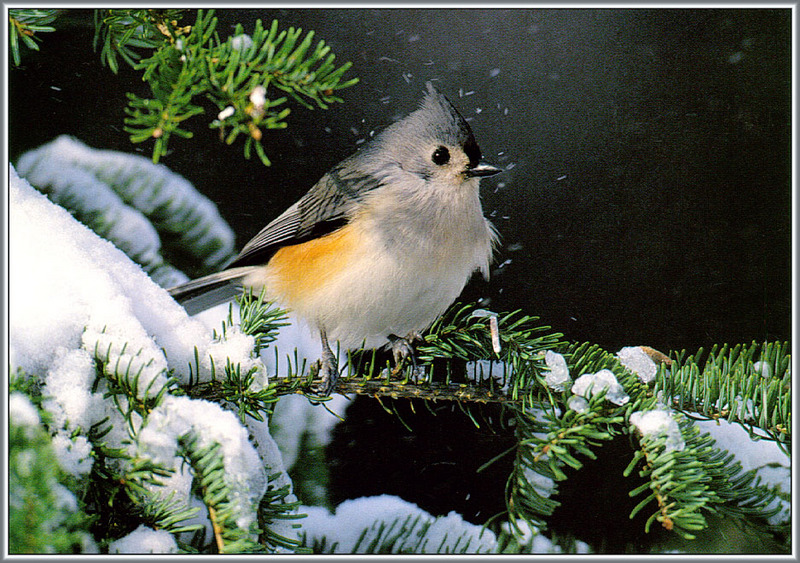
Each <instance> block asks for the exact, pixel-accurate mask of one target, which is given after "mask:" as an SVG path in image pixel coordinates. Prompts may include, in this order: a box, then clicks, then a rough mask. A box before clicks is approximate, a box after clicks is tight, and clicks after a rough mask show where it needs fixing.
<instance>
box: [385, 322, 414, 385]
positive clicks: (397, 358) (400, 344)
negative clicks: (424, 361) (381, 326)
mask: <svg viewBox="0 0 800 563" xmlns="http://www.w3.org/2000/svg"><path fill="white" fill-rule="evenodd" d="M387 338H388V339H389V342H390V343H391V344H390V346H391V348H392V356H393V357H394V369H393V370H392V375H397V374H398V373H400V370H401V369H402V367H403V363H404V362H405V360H411V365H412V366H414V371H417V357H416V353H415V351H414V345H413V344H412V342H413V341H414V340H420V336H419V334H417V333H416V332H412V333H410V334H409V335H408V336H406V337H405V338H403V337H401V336H397V335H396V334H390V335H389V336H388V337H387Z"/></svg>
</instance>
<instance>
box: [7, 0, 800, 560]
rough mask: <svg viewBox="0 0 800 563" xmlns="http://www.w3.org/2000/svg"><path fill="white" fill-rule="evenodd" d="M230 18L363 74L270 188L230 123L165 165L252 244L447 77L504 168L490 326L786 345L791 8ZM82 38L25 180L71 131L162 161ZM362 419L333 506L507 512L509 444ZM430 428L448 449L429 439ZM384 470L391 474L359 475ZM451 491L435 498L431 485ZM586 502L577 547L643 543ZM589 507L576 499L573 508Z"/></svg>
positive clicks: (116, 80) (28, 87)
mask: <svg viewBox="0 0 800 563" xmlns="http://www.w3.org/2000/svg"><path fill="white" fill-rule="evenodd" d="M82 15H84V16H85V17H83V19H82V20H81V17H78V16H82ZM217 15H218V16H219V18H220V24H219V26H218V30H219V31H220V34H221V35H223V36H224V35H227V34H228V33H229V32H230V31H231V30H232V29H233V25H234V24H235V23H242V24H243V25H244V26H245V30H246V31H249V30H252V26H253V22H254V21H255V19H256V18H261V19H262V20H263V21H264V22H265V23H266V24H269V22H271V20H272V19H273V18H277V19H278V20H279V22H280V24H281V26H282V27H287V26H290V25H292V26H299V27H302V28H303V29H305V30H312V29H313V30H315V31H316V33H317V35H316V37H317V38H318V39H324V40H325V41H326V42H327V43H328V44H329V45H330V46H331V47H332V49H333V52H334V53H336V55H337V60H338V61H339V62H345V61H353V63H354V66H353V68H352V69H351V71H350V72H349V74H348V76H357V77H359V78H360V82H359V84H357V85H356V86H355V87H353V88H350V89H347V90H344V91H342V92H341V95H342V97H343V98H344V103H343V104H337V105H334V106H333V107H332V108H331V109H329V110H327V111H320V110H316V111H313V112H310V111H307V110H305V109H303V108H301V107H296V109H295V111H293V113H292V115H291V116H290V117H289V128H288V129H287V130H285V131H277V132H271V134H270V135H269V137H268V140H267V149H268V154H269V156H270V158H271V159H272V160H273V162H274V165H273V166H272V167H270V168H264V167H263V166H262V165H261V164H260V162H258V160H256V159H254V160H252V161H245V160H244V159H243V157H242V156H241V154H242V152H241V147H240V146H238V145H237V146H234V147H228V146H226V145H224V144H221V143H219V142H218V139H217V132H216V131H212V130H209V129H208V128H207V123H208V121H210V120H211V119H213V117H215V112H214V111H210V112H209V113H208V114H207V115H206V116H204V117H200V118H195V121H196V122H195V125H194V127H193V130H194V131H195V137H194V138H193V139H191V140H181V139H177V138H175V139H173V140H172V142H171V148H172V153H171V154H170V155H169V156H168V157H167V158H165V159H164V160H163V163H164V164H166V165H167V166H169V167H170V168H172V169H173V170H175V171H176V172H178V173H180V174H182V175H184V176H185V177H186V178H188V179H189V180H190V181H191V182H193V183H194V185H195V186H196V187H197V188H198V189H199V190H200V191H201V192H203V193H204V194H206V195H207V196H209V197H210V198H211V199H213V200H214V201H215V202H217V204H218V205H219V207H220V211H221V213H222V215H223V216H224V217H225V219H226V220H228V222H229V223H230V224H231V225H232V226H233V228H234V229H235V231H236V232H237V236H238V241H239V245H240V246H241V245H242V244H244V242H246V240H247V239H248V238H249V237H251V236H252V235H254V234H255V233H256V232H257V231H258V230H259V229H260V228H261V227H262V226H263V225H264V224H265V223H266V222H267V221H269V220H270V219H272V218H273V217H275V216H276V215H278V214H279V213H280V212H281V211H282V210H283V209H284V208H285V207H286V206H288V205H290V204H291V203H293V202H294V201H295V200H296V199H297V198H298V197H299V196H301V195H302V194H303V193H304V192H305V191H306V190H307V189H308V188H309V187H310V186H311V185H313V183H314V182H315V181H316V180H317V179H318V178H319V177H320V176H321V175H322V174H323V173H324V172H325V171H326V170H327V169H328V168H330V167H331V166H332V165H334V164H335V163H336V162H338V161H339V160H340V159H342V158H344V157H346V156H347V155H349V154H350V153H351V152H353V150H354V149H355V148H356V146H357V141H359V140H363V139H366V138H367V137H368V135H369V132H370V131H372V130H376V129H380V128H382V127H384V126H386V125H388V124H389V123H391V122H392V121H393V120H394V119H396V118H398V117H400V116H402V115H404V114H406V113H408V112H409V111H411V110H413V109H414V108H415V107H416V104H417V101H418V100H419V98H420V97H421V95H422V92H423V91H424V87H425V86H424V84H425V81H426V80H429V79H435V80H437V81H438V84H439V86H440V88H441V90H442V91H443V92H444V93H445V94H446V95H447V96H448V97H450V98H451V100H452V101H453V102H454V103H455V105H456V106H457V107H458V108H459V109H460V111H461V112H462V114H463V115H464V116H465V117H467V118H469V119H470V121H471V125H472V127H473V130H474V132H475V135H476V137H477V139H478V142H479V144H480V145H481V148H482V150H483V153H484V156H485V158H486V160H488V161H490V162H492V163H494V164H496V165H498V166H501V167H503V168H504V169H505V173H504V174H502V175H500V176H496V177H494V178H491V179H489V180H484V181H483V190H482V193H483V201H484V210H485V212H486V214H487V216H489V217H491V218H492V220H493V222H494V224H495V225H496V227H497V228H498V230H499V232H500V233H501V235H502V241H503V246H502V248H501V250H500V252H499V255H498V257H497V261H496V265H495V271H494V272H493V277H492V280H491V281H490V282H489V283H485V282H483V281H480V280H477V279H476V280H474V281H473V283H471V284H470V285H469V286H468V288H467V289H466V291H465V295H464V297H465V298H467V299H477V298H483V299H486V300H488V304H489V306H490V307H491V308H493V309H494V310H497V311H504V310H512V309H517V308H520V309H523V310H524V311H525V312H526V313H528V314H533V315H538V316H540V317H541V319H542V322H544V323H546V324H549V325H550V326H552V327H553V329H554V330H557V331H560V332H562V333H564V335H565V337H566V338H567V339H568V340H581V341H584V340H585V341H591V342H594V343H597V344H600V345H601V346H604V347H606V348H607V349H609V350H610V351H616V350H618V349H619V348H620V347H622V346H627V345H634V344H646V345H650V346H653V347H655V348H658V349H660V350H662V351H664V352H667V351H670V350H680V349H687V350H689V351H695V350H696V349H697V348H699V347H701V346H702V347H708V346H711V345H713V344H717V343H726V342H727V343H736V342H750V341H752V340H764V339H770V340H771V339H781V340H789V339H791V329H792V325H791V308H792V300H791V297H792V293H791V285H792V278H791V249H792V247H791V244H792V239H791V225H792V215H791V214H792V208H791V198H792V188H793V184H792V177H791V152H790V151H791V110H792V107H791V68H792V64H793V61H792V52H791V12H790V10H788V9H760V10H759V9H702V10H701V9H691V10H684V9H504V10H488V9H452V8H447V9H428V10H423V9H336V10H327V9H302V10H295V9H258V10H256V9H252V10H223V11H218V14H217ZM191 19H192V17H191V16H190V17H189V18H187V20H191ZM66 21H67V23H68V24H69V25H67V24H66V23H65V25H66V27H65V28H64V29H62V31H59V32H56V33H52V34H46V35H43V44H42V51H41V52H40V53H31V54H29V55H27V56H26V57H25V59H24V60H23V66H22V67H21V68H19V69H11V70H10V73H9V78H10V81H9V113H10V115H9V154H10V156H11V158H12V161H13V160H14V159H15V158H16V157H17V156H18V155H19V154H20V153H21V152H22V151H24V150H27V149H30V148H34V147H36V146H39V145H40V144H43V143H45V142H48V141H50V140H51V139H52V138H54V137H55V136H56V135H58V134H61V133H69V134H72V135H75V136H76V137H78V138H79V139H80V140H82V141H83V142H85V143H87V144H89V145H91V146H95V147H101V148H112V149H116V150H123V151H129V152H130V151H143V153H144V154H149V152H148V151H149V149H150V147H148V146H146V145H145V146H142V145H139V146H133V145H131V144H130V143H129V141H128V140H127V136H126V134H125V133H124V132H123V131H122V124H123V117H124V113H123V107H124V104H125V97H124V94H125V92H127V91H134V92H137V93H138V94H140V95H146V94H147V87H146V85H144V84H143V83H142V82H141V80H140V78H139V75H138V74H137V73H136V72H134V71H131V70H128V69H122V70H121V72H120V74H119V75H113V74H112V73H111V72H110V71H109V70H108V69H104V68H102V67H101V66H100V64H99V57H98V56H97V55H96V54H95V53H93V51H92V47H91V40H92V35H93V28H92V27H91V14H90V12H88V11H83V12H80V11H74V12H73V13H72V14H71V17H70V18H68V20H66ZM81 21H83V23H82V24H81V23H80V22H81ZM57 27H58V25H57ZM357 405H358V406H356V405H354V407H353V408H352V409H351V411H350V416H349V417H348V424H347V425H340V427H339V428H338V429H337V434H336V438H335V440H334V444H333V445H332V448H334V449H336V450H337V451H338V452H340V453H339V454H334V455H333V458H334V460H333V462H332V470H333V471H334V476H333V480H332V482H333V485H334V493H333V494H334V498H335V500H337V501H338V500H341V499H343V498H348V496H359V494H364V493H365V492H367V493H372V492H375V491H379V492H380V491H385V492H393V493H396V494H401V495H403V497H404V498H406V499H408V500H412V501H415V502H418V503H419V504H420V506H422V507H423V508H425V509H427V510H430V511H432V512H434V513H443V514H444V513H447V512H448V511H449V510H453V509H455V510H459V511H460V512H461V513H463V514H465V516H466V517H468V519H471V520H473V521H476V522H481V521H483V519H485V518H486V517H488V516H490V515H491V511H492V510H495V509H498V507H497V506H494V505H492V502H491V501H488V505H484V506H478V505H476V504H475V503H476V502H479V501H477V500H476V499H479V498H480V497H481V496H491V497H492V498H494V499H497V498H498V497H497V495H496V494H495V492H491V491H492V490H495V489H496V491H499V494H502V487H503V485H504V481H503V478H502V477H501V476H502V475H507V472H506V473H503V471H502V469H503V468H502V466H501V467H500V469H501V470H498V476H497V478H496V479H495V480H493V481H492V484H491V485H489V484H487V479H486V478H481V479H477V478H476V479H475V482H474V483H472V482H469V481H468V478H467V477H466V475H470V476H473V475H474V468H471V466H468V464H467V465H465V462H464V461H463V460H470V461H469V463H472V461H474V463H475V465H476V466H479V465H481V464H482V463H483V462H485V461H486V460H487V459H490V458H491V457H492V456H493V455H494V454H495V453H496V451H491V452H490V451H489V450H492V447H494V448H495V449H496V450H497V451H501V450H502V449H503V448H505V447H506V446H507V445H508V444H507V443H506V442H505V441H504V440H505V438H504V439H495V438H492V437H491V436H490V435H484V434H482V433H479V435H476V436H473V437H471V438H467V439H465V443H466V444H468V445H471V446H472V447H473V451H465V450H464V447H465V444H458V445H457V446H456V445H455V444H454V442H453V440H452V437H453V435H454V434H462V435H464V436H465V437H466V436H467V435H468V434H469V432H470V430H469V427H470V425H471V423H469V424H466V425H465V426H464V427H461V426H458V425H459V423H458V422H453V420H452V419H448V418H446V417H445V418H439V419H436V420H431V421H428V420H427V419H425V420H424V421H423V419H422V418H419V419H415V420H416V421H417V427H416V431H417V433H416V434H415V435H414V437H411V438H409V434H408V433H407V432H406V430H405V429H404V428H402V427H400V426H399V425H398V424H397V422H396V421H394V420H393V419H392V417H391V416H389V415H385V414H384V413H383V411H382V409H381V407H380V406H377V405H374V404H373V405H368V404H365V403H363V402H362V403H357ZM437 409H438V410H440V411H441V410H443V409H442V408H438V407H437ZM445 410H448V409H445ZM384 416H385V417H387V418H381V417H384ZM359 421H360V422H359ZM365 421H366V422H365ZM420 421H422V422H420ZM359 424H360V426H359ZM437 427H438V428H439V429H440V432H439V433H438V434H436V433H435V432H431V431H430V428H437ZM481 432H483V431H481ZM433 434H436V435H435V436H433ZM627 447H628V446H627V445H626V446H625V448H627ZM381 448H384V451H389V450H390V451H392V452H394V454H396V455H392V456H383V457H382V456H381V455H378V456H376V455H372V454H369V453H365V452H372V451H378V450H380V449H381ZM386 448H389V450H386ZM625 448H623V449H625ZM467 449H469V448H467ZM604 449H605V448H604ZM611 451H612V452H613V449H611ZM341 452H344V453H341ZM348 452H349V453H348ZM337 456H338V457H337ZM348 456H350V457H348ZM426 456H428V457H426ZM399 458H403V459H405V460H406V461H407V463H408V464H409V465H408V466H402V465H401V462H402V459H399ZM620 459H622V460H623V461H619V460H620ZM628 459H629V457H628V455H622V456H620V455H618V453H617V454H613V455H610V457H608V459H606V460H605V461H601V462H596V463H595V465H594V466H593V467H594V469H593V470H592V473H593V475H595V477H593V478H594V479H595V482H594V484H593V485H591V486H590V487H589V488H590V489H594V490H595V491H598V490H599V491H602V490H607V491H610V490H614V489H615V488H617V486H618V485H617V484H609V483H607V482H606V481H605V480H603V479H600V480H599V481H598V480H596V475H598V472H599V474H600V475H601V477H602V476H606V477H608V476H609V475H613V476H614V477H613V478H614V479H616V478H617V477H616V476H618V475H619V473H621V471H622V468H624V465H626V464H627V461H628ZM381 460H383V461H385V462H386V463H385V464H384V465H383V466H382V465H381V464H380V463H379V462H380V461H381ZM453 460H456V461H453ZM615 460H616V461H615ZM367 461H369V463H367ZM615 463H616V465H620V464H621V467H616V466H615V465H614V464H615ZM598 464H599V465H598ZM453 467H459V468H461V469H460V470H459V471H461V472H462V473H463V476H458V475H461V474H454V473H453V472H452V471H451V469H452V468H453ZM465 467H466V468H467V469H464V468H465ZM611 467H613V471H612V470H611V469H610V468H611ZM364 471H368V476H367V475H365V474H364ZM437 472H439V473H441V474H440V475H439V477H437V478H436V479H434V480H435V481H436V483H439V485H436V484H434V483H433V482H432V481H431V482H429V480H428V479H427V478H425V479H422V478H421V476H425V475H428V476H430V475H434V474H437ZM582 473H584V474H586V473H587V472H586V471H584V472H582ZM484 477H485V476H484ZM608 478H611V477H608ZM469 479H472V477H469ZM437 487H440V488H437ZM448 487H449V488H448ZM373 488H374V489H375V491H373V490H372V489H373ZM630 488H632V487H629V489H630ZM629 489H628V490H629ZM487 491H489V492H491V495H485V494H481V493H486V492H487ZM429 497H431V498H429ZM572 497H574V510H572V512H570V511H567V513H568V514H570V516H568V517H566V518H565V520H567V521H569V520H570V519H572V520H573V521H575V518H574V515H575V514H584V516H587V510H588V517H589V520H592V519H594V520H592V523H591V524H586V525H585V526H584V525H582V524H578V526H579V527H584V529H590V528H591V529H594V530H595V533H597V535H598V536H600V537H602V538H604V539H603V541H610V540H609V539H608V538H609V537H610V534H612V533H613V532H614V530H617V531H619V530H620V529H622V528H628V529H630V528H631V527H634V528H635V527H637V526H636V525H634V524H630V523H628V521H627V518H626V514H627V513H626V512H625V510H629V508H628V509H625V507H624V506H614V504H615V503H614V502H613V501H610V500H609V499H605V498H600V499H598V498H597V497H596V496H595V498H594V502H595V503H596V504H594V505H593V504H592V502H593V501H592V499H591V498H590V497H588V496H587V494H586V492H585V491H584V492H583V493H581V494H578V495H574V494H573V495H572ZM572 497H571V496H570V493H569V492H566V491H565V492H564V493H563V499H562V500H564V501H565V502H568V501H569V499H570V498H572ZM470 499H471V500H470ZM619 504H624V503H619ZM587 506H588V507H590V506H597V507H602V510H600V511H599V512H598V510H597V509H596V508H595V509H587ZM615 508H617V509H619V512H620V514H619V515H618V518H615V517H612V515H611V512H613V509H615ZM638 529H639V530H640V529H641V526H638ZM624 545H625V543H624V542H622V543H618V544H614V543H612V544H606V545H605V548H606V549H611V550H614V549H623V548H622V547H620V546H624Z"/></svg>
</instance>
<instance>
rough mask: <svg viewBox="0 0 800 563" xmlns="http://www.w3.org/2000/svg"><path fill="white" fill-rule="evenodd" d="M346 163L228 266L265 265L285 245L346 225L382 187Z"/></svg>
mask: <svg viewBox="0 0 800 563" xmlns="http://www.w3.org/2000/svg"><path fill="white" fill-rule="evenodd" d="M346 163H347V161H345V162H343V163H342V164H340V165H339V166H336V167H335V168H333V169H332V170H331V171H330V172H328V173H327V174H325V175H324V176H323V177H322V178H321V179H320V180H319V182H317V183H316V184H315V185H314V187H313V188H311V189H310V190H309V191H308V193H306V194H305V195H304V196H303V197H302V198H300V199H299V200H298V201H297V202H296V203H295V204H294V205H292V206H291V207H289V208H288V209H287V210H286V211H284V212H283V213H282V214H281V215H280V216H278V217H277V218H276V219H274V220H273V221H272V222H270V223H269V224H268V225H267V226H266V227H264V228H263V229H261V231H260V232H259V233H258V234H257V235H256V236H254V237H253V238H252V239H251V240H250V241H249V242H248V243H247V244H246V245H244V248H242V251H241V252H240V253H239V255H238V256H237V257H236V258H235V259H234V260H233V262H231V263H230V264H229V265H228V266H227V267H228V268H234V267H239V266H251V265H256V264H264V263H266V262H267V261H268V260H269V259H270V258H271V257H272V255H273V254H274V253H275V252H276V251H277V250H278V249H279V248H281V247H283V246H288V245H291V244H298V243H301V242H305V241H307V240H311V239H313V238H317V237H321V236H324V235H326V234H328V233H330V232H333V231H335V230H336V229H338V228H340V227H342V226H344V224H345V223H347V221H348V219H349V218H350V215H351V212H352V210H353V209H354V208H355V207H356V205H357V204H358V201H359V199H360V198H361V197H362V196H363V195H364V194H365V193H366V192H368V191H371V190H374V189H375V188H377V187H378V186H380V184H381V181H380V179H378V178H375V177H374V176H369V175H367V174H364V173H361V172H359V171H358V170H357V169H355V168H354V167H352V166H347V165H346Z"/></svg>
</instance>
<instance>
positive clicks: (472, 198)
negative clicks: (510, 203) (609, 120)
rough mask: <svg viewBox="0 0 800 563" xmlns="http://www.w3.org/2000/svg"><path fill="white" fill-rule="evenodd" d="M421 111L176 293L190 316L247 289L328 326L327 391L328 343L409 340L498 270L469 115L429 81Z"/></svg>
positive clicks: (329, 382) (326, 372)
mask: <svg viewBox="0 0 800 563" xmlns="http://www.w3.org/2000/svg"><path fill="white" fill-rule="evenodd" d="M427 89H428V91H427V94H426V95H425V97H424V99H423V100H422V103H421V104H420V107H419V109H417V110H416V111H414V112H412V113H411V114H409V115H408V116H406V117H405V118H403V119H401V120H399V121H397V122H396V123H394V124H392V125H390V126H389V127H387V128H386V129H385V130H384V131H383V132H381V133H380V134H379V135H377V136H376V137H375V138H374V139H373V140H372V141H370V142H369V143H368V144H366V145H365V146H363V147H362V148H361V149H360V150H359V151H358V152H356V153H355V154H354V155H352V156H350V157H348V158H346V159H345V160H343V161H342V162H340V163H339V164H337V165H336V166H335V167H334V168H333V169H332V170H330V171H329V172H328V173H327V174H325V175H324V176H323V177H322V178H321V179H320V180H319V181H318V182H317V183H316V184H315V185H314V187H313V188H311V190H310V191H309V192H308V193H307V194H305V195H304V196H303V197H302V198H301V199H300V200H299V201H297V202H296V203H295V204H294V205H292V206H291V207H289V208H288V209H287V210H286V211H284V212H283V214H281V215H280V216H279V217H278V218H277V219H275V220H273V221H272V222H271V223H269V224H268V225H267V226H266V227H264V228H263V229H262V230H261V232H259V233H258V234H257V235H256V236H255V237H254V238H253V239H252V240H251V241H250V242H248V243H247V244H246V245H245V246H244V248H243V249H242V251H241V253H240V254H239V255H238V256H237V257H236V258H235V259H234V260H233V262H231V263H230V264H229V265H228V266H227V268H226V269H225V270H224V271H222V272H219V273H215V274H211V275H209V276H205V277H203V278H199V279H196V280H193V281H190V282H187V283H185V284H183V285H180V286H177V287H174V288H172V289H170V294H171V295H172V296H173V297H174V298H175V299H176V300H178V301H179V302H181V303H183V305H184V307H185V308H186V310H187V311H188V312H189V313H190V314H194V313H196V312H199V311H202V310H204V309H207V308H209V307H212V306H214V305H217V304H219V303H222V302H224V301H226V300H228V299H230V298H231V297H233V296H234V295H236V294H237V293H238V292H239V291H241V289H242V288H243V287H246V288H252V289H253V290H254V292H256V293H258V292H260V291H261V290H262V288H265V289H266V295H267V296H268V297H269V298H270V299H271V300H273V301H275V302H276V303H277V304H279V305H280V306H281V307H284V308H287V309H290V310H292V311H293V312H294V313H295V314H296V315H297V316H298V317H299V318H301V319H303V320H305V321H306V322H308V323H309V324H310V325H311V326H313V327H315V328H316V329H317V330H319V333H320V338H321V341H322V358H321V359H320V361H319V362H318V364H317V366H318V367H319V373H320V375H321V376H322V386H321V390H322V393H324V394H329V393H330V392H331V391H332V390H333V388H334V386H335V384H336V380H337V378H338V375H339V373H338V372H339V368H338V364H337V362H336V357H335V356H334V354H333V352H332V351H331V349H330V346H329V343H328V341H329V340H331V341H338V342H339V344H340V346H341V347H342V348H343V349H352V348H357V347H360V346H365V347H368V348H374V347H378V346H382V345H387V344H390V345H391V346H392V349H393V351H394V355H395V359H396V360H397V361H398V362H399V361H401V358H402V357H407V356H409V355H411V354H412V353H413V352H412V348H411V345H410V342H409V340H410V338H411V337H412V336H413V335H415V334H416V333H417V332H419V331H422V330H424V329H425V328H427V327H428V326H429V325H430V324H431V323H433V321H434V320H436V318H437V317H438V316H439V315H441V314H442V313H443V312H444V311H445V309H447V307H448V306H449V305H450V304H451V303H452V302H453V301H454V300H455V298H456V297H458V295H459V293H461V290H462V289H463V288H464V285H465V284H466V283H467V281H468V280H469V278H470V276H471V275H472V273H473V272H474V271H475V270H481V272H482V273H483V275H484V276H485V277H488V273H489V262H490V259H491V256H492V249H493V246H494V244H495V241H496V235H495V232H494V229H493V227H492V225H491V223H489V221H488V220H487V219H486V218H484V216H483V211H482V209H481V202H480V198H479V194H478V185H479V181H480V178H481V177H483V176H492V175H494V174H496V173H498V172H500V170H499V169H498V168H495V167H494V166H490V165H488V164H486V163H483V162H481V152H480V149H479V148H478V144H477V143H476V142H475V137H474V136H473V134H472V130H471V129H470V127H469V125H468V124H467V122H466V121H465V120H464V118H463V117H462V116H461V115H460V114H459V113H458V111H457V110H456V109H455V107H453V105H452V104H451V103H450V102H449V101H448V100H447V98H445V97H444V96H443V95H442V94H441V93H439V92H438V91H437V90H436V89H435V88H434V87H433V85H432V84H431V83H430V82H429V83H428V84H427Z"/></svg>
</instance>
